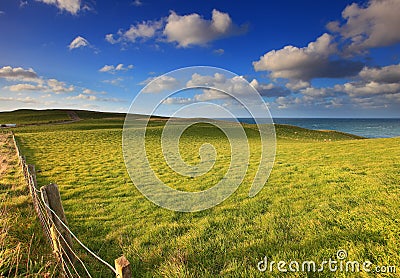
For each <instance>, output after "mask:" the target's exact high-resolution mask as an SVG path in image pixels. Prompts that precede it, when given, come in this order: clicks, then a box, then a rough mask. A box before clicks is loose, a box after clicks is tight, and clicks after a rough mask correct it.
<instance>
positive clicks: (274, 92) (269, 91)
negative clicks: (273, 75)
mask: <svg viewBox="0 0 400 278" xmlns="http://www.w3.org/2000/svg"><path fill="white" fill-rule="evenodd" d="M250 85H252V86H253V87H254V88H255V89H256V90H257V91H258V93H259V94H260V95H262V96H265V97H280V96H286V95H288V94H290V91H289V90H288V89H286V88H284V87H281V86H276V85H274V84H272V83H268V84H262V83H259V82H258V81H257V79H253V80H252V81H251V82H250Z"/></svg>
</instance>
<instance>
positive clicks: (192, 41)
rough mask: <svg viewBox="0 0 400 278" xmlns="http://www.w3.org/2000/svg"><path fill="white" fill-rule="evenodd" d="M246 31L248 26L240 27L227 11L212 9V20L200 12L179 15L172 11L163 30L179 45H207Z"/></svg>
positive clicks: (171, 40)
mask: <svg viewBox="0 0 400 278" xmlns="http://www.w3.org/2000/svg"><path fill="white" fill-rule="evenodd" d="M245 31H246V27H244V26H242V27H238V26H237V25H235V24H234V23H233V22H232V19H231V17H230V16H229V14H227V13H223V12H220V11H217V10H215V9H214V10H213V11H212V17H211V20H207V19H204V18H202V17H201V16H200V15H199V14H196V13H193V14H189V15H183V16H181V15H178V14H176V13H175V12H174V11H171V13H170V15H169V16H168V18H167V24H166V26H165V29H164V31H163V34H164V35H165V36H166V39H167V41H168V42H176V43H177V44H178V46H179V47H188V46H190V45H205V44H207V43H208V42H210V41H213V40H217V39H220V38H223V37H227V36H232V35H237V34H240V33H243V32H245Z"/></svg>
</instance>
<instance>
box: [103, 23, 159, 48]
mask: <svg viewBox="0 0 400 278" xmlns="http://www.w3.org/2000/svg"><path fill="white" fill-rule="evenodd" d="M162 26H163V20H162V19H161V20H158V21H151V20H149V21H143V22H141V23H138V24H136V25H131V27H130V28H129V29H128V30H126V31H123V30H119V31H118V33H117V34H116V35H113V34H107V35H106V37H105V39H106V41H108V42H109V43H111V44H116V43H120V42H136V40H138V39H144V40H146V39H149V38H152V37H154V36H155V35H156V32H157V31H158V30H160V29H161V28H162Z"/></svg>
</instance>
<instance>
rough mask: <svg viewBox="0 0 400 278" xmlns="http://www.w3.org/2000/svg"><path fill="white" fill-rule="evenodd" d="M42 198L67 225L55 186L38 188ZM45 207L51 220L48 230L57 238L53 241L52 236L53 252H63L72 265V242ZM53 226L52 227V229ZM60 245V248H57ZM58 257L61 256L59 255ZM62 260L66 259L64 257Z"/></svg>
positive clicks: (61, 225)
mask: <svg viewBox="0 0 400 278" xmlns="http://www.w3.org/2000/svg"><path fill="white" fill-rule="evenodd" d="M40 191H41V194H42V197H43V200H44V202H45V203H46V204H47V205H48V206H49V207H50V209H51V210H52V211H54V212H55V214H56V215H57V216H58V218H59V219H60V220H61V221H62V222H63V223H64V224H65V225H68V222H67V218H66V217H65V213H64V208H63V206H62V203H61V196H60V192H59V190H58V186H57V184H49V185H46V186H42V187H41V188H40ZM51 210H49V209H48V208H47V207H46V211H47V214H48V216H49V218H50V219H51V220H52V223H50V229H51V230H52V232H53V233H55V232H56V231H58V232H56V233H57V236H58V240H55V238H54V237H55V235H52V241H53V245H54V246H53V247H54V250H55V251H56V252H57V251H60V250H61V249H62V250H64V252H65V254H66V255H67V256H68V258H69V261H70V262H71V263H73V262H74V261H75V256H74V254H73V252H72V240H71V235H70V233H69V232H68V231H67V229H66V228H65V227H64V225H63V224H62V223H61V222H60V220H59V219H58V218H57V217H56V216H55V215H54V214H53V212H52V211H51ZM52 225H54V227H52ZM58 244H60V245H61V246H58ZM59 255H60V256H61V255H62V254H59ZM64 259H67V258H65V257H64Z"/></svg>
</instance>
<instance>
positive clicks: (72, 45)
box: [68, 36, 90, 50]
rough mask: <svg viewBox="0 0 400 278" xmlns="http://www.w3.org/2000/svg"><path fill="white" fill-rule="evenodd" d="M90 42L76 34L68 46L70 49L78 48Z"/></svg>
mask: <svg viewBox="0 0 400 278" xmlns="http://www.w3.org/2000/svg"><path fill="white" fill-rule="evenodd" d="M89 45H90V43H89V42H88V41H87V40H86V39H85V38H83V37H81V36H77V37H76V38H75V39H74V40H73V41H72V42H71V43H70V44H69V46H68V48H69V49H70V50H72V49H75V48H79V47H85V46H89Z"/></svg>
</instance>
